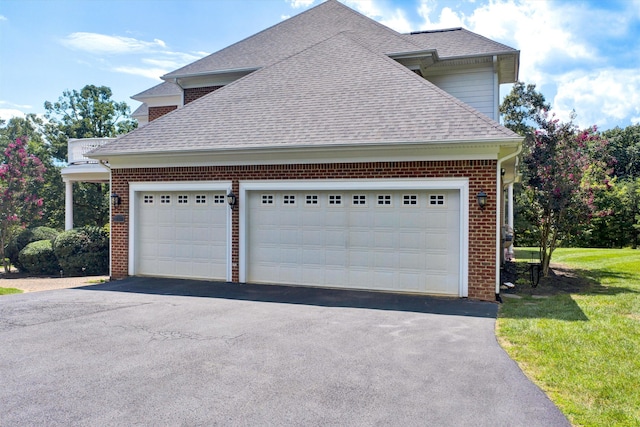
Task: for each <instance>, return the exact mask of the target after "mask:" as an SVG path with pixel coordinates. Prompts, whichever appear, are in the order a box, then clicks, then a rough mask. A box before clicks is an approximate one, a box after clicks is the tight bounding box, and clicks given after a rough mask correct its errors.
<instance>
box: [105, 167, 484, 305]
mask: <svg viewBox="0 0 640 427" xmlns="http://www.w3.org/2000/svg"><path fill="white" fill-rule="evenodd" d="M495 171H496V161H495V160H468V161H467V160H464V161H463V160H459V161H433V162H422V161H420V162H377V163H335V164H309V165H300V164H296V165H254V166H206V167H176V168H145V169H142V168H141V169H112V172H111V179H112V185H113V190H114V191H115V192H116V193H117V194H119V195H120V196H121V197H122V204H121V205H120V206H119V207H118V208H116V209H115V211H114V214H128V212H129V184H128V183H129V182H152V181H232V189H233V192H234V193H235V194H239V181H241V180H258V179H261V180H264V179H278V180H281V179H295V180H304V179H308V180H313V179H371V178H375V179H394V178H443V179H446V178H456V177H459V178H465V177H468V178H469V200H468V201H467V203H468V204H469V297H470V298H474V299H480V300H488V301H493V300H494V299H495V273H496V252H495V251H496V240H495V239H496V220H495V218H496V200H495V196H493V195H494V194H495V192H494V191H493V190H494V189H495V188H496V181H495V180H496V172H495ZM481 190H484V191H485V192H487V194H489V198H488V201H487V206H486V207H485V209H484V210H480V208H479V207H478V204H477V200H476V194H477V193H478V192H480V191H481ZM243 202H244V201H243V200H238V204H240V203H243ZM238 224H239V210H238V209H237V208H236V209H235V210H234V212H233V215H232V260H231V261H232V266H233V267H232V280H233V281H234V282H237V281H238V280H239V270H238V266H237V265H238V261H239V243H238V242H239V229H238V227H239V225H238ZM128 233H129V222H128V218H127V221H126V222H125V223H112V225H111V242H112V266H111V268H112V270H111V271H112V276H113V277H114V278H122V277H125V276H127V274H128V249H129V241H128V239H129V235H128Z"/></svg>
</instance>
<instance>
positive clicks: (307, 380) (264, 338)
mask: <svg viewBox="0 0 640 427" xmlns="http://www.w3.org/2000/svg"><path fill="white" fill-rule="evenodd" d="M496 311H497V306H496V305H495V304H492V303H480V302H470V301H465V300H451V299H437V298H427V297H420V296H417V297H416V296H403V295H390V294H381V293H369V292H349V291H331V290H316V289H305V288H291V287H280V286H253V285H231V284H224V283H211V282H197V281H179V280H167V279H163V280H159V279H141V278H132V279H126V280H123V281H118V282H111V283H105V284H99V285H94V286H88V287H86V288H77V289H62V290H55V291H46V292H37V293H29V294H17V295H6V296H2V297H0V342H1V343H2V345H0V360H1V361H2V363H0V384H2V387H0V407H1V408H2V413H1V414H0V425H2V426H23V425H75V426H83V425H86V426H89V425H91V426H96V425H133V424H135V425H225V426H227V425H231V426H236V425H237V426H244V425H278V426H288V425H312V426H315V425H336V426H338V425H339V426H368V425H385V426H387V425H389V426H396V425H397V426H412V425H416V426H417V425H428V426H545V427H548V426H568V425H569V424H568V422H567V420H566V419H565V418H564V416H563V415H562V414H561V413H560V412H559V411H558V409H557V408H556V407H555V406H554V405H553V404H552V402H551V401H549V399H548V398H547V397H546V396H545V395H544V393H542V392H541V391H540V389H538V388H537V387H536V386H535V385H533V384H532V383H531V382H530V381H529V380H527V378H526V377H525V376H524V375H523V374H522V372H521V371H520V369H519V368H518V367H517V365H516V364H515V363H514V362H513V361H512V360H510V359H509V357H507V355H506V353H505V352H504V351H503V350H502V349H501V348H500V346H499V345H498V344H497V342H496V339H495V335H494V326H495V316H496Z"/></svg>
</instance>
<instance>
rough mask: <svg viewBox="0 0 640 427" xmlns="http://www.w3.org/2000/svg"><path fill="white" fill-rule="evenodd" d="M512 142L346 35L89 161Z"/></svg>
mask: <svg viewBox="0 0 640 427" xmlns="http://www.w3.org/2000/svg"><path fill="white" fill-rule="evenodd" d="M363 64H367V67H366V68H363ZM511 138H517V135H516V134H514V133H513V132H511V131H510V130H508V129H506V128H504V127H502V126H500V125H499V124H498V123H496V122H495V121H493V120H491V119H489V118H488V117H486V116H485V115H483V114H481V113H479V112H478V111H476V110H474V109H473V108H471V107H469V106H468V105H466V104H464V103H462V102H461V101H459V100H458V99H456V98H454V97H452V96H450V95H449V94H447V93H446V92H444V91H442V90H440V89H438V88H437V87H436V86H434V85H433V84H431V83H429V82H428V81H426V80H425V79H423V78H421V77H419V76H418V75H416V74H415V73H413V72H411V71H410V70H408V69H407V68H405V67H404V66H402V65H400V64H398V63H397V62H395V61H394V60H392V59H390V58H388V57H387V56H385V55H384V54H380V53H378V52H376V51H373V50H371V49H370V48H368V46H367V45H365V43H363V42H362V41H361V40H360V39H357V38H356V37H355V36H354V35H353V34H351V33H341V34H338V35H336V36H334V37H331V38H329V39H327V40H325V41H323V42H321V43H319V44H317V45H314V46H312V47H310V48H309V49H306V50H304V51H302V52H300V53H298V54H296V55H294V56H292V57H289V58H287V59H285V60H283V61H280V62H277V63H275V64H272V65H270V66H268V67H265V68H262V69H261V70H259V71H256V72H254V73H252V74H250V75H248V76H246V77H244V78H242V79H240V80H237V81H235V82H233V83H231V84H229V85H227V86H225V87H224V88H222V89H219V90H217V91H215V92H212V93H210V94H208V95H206V96H204V97H202V98H200V99H198V100H196V101H194V102H192V103H190V104H188V105H186V106H185V107H183V108H181V109H178V110H176V111H173V112H171V113H169V114H167V115H165V116H162V117H161V118H159V119H157V120H154V121H152V122H151V123H149V124H148V125H147V126H145V127H144V128H141V129H137V130H135V131H133V132H131V133H129V134H127V135H124V136H122V137H120V138H119V139H118V140H116V141H114V142H112V143H109V144H106V145H103V146H102V147H100V148H98V149H97V150H95V151H94V152H93V153H91V154H92V155H95V156H98V157H101V156H108V155H111V154H115V155H117V154H133V153H140V154H144V153H151V152H154V153H155V152H178V151H197V150H206V151H215V150H224V149H249V148H274V147H296V146H327V145H329V146H330V145H342V144H351V145H356V146H357V145H359V144H393V143H425V142H426V143H428V142H447V141H451V142H453V141H461V140H465V141H471V140H479V139H484V140H490V139H493V140H505V139H511Z"/></svg>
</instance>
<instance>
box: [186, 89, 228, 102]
mask: <svg viewBox="0 0 640 427" xmlns="http://www.w3.org/2000/svg"><path fill="white" fill-rule="evenodd" d="M221 87H222V86H205V87H194V88H190V89H185V90H184V105H187V104H188V103H190V102H193V101H195V100H196V99H198V98H200V97H202V96H205V95H206V94H208V93H211V92H213V91H214V90H218V89H220V88H221Z"/></svg>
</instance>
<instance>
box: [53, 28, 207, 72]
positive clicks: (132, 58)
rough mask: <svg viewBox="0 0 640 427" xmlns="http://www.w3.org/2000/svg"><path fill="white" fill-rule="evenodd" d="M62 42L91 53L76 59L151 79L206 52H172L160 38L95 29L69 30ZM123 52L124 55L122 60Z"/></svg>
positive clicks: (198, 57)
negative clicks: (106, 33)
mask: <svg viewBox="0 0 640 427" xmlns="http://www.w3.org/2000/svg"><path fill="white" fill-rule="evenodd" d="M62 44H63V45H64V46H66V47H68V48H71V49H74V50H79V51H83V52H87V53H88V54H90V55H91V61H86V60H84V59H82V58H77V59H76V61H78V63H83V64H85V65H87V66H97V67H99V68H102V69H108V70H111V71H115V72H118V73H125V74H131V75H137V76H143V77H147V78H150V79H153V80H159V78H160V76H162V75H164V74H167V73H168V72H170V71H173V70H175V69H177V68H180V67H182V66H184V65H186V64H189V63H191V62H193V61H196V60H198V59H200V58H202V57H203V56H206V55H208V54H207V53H206V52H192V53H185V52H173V51H170V50H169V49H168V46H167V44H166V43H165V42H164V41H163V40H160V39H153V41H144V40H139V39H135V38H132V37H122V36H108V35H104V34H97V33H81V32H78V33H72V34H69V35H68V36H67V37H65V38H64V39H63V40H62ZM124 55H126V58H127V59H126V62H125V63H122V61H123V60H122V59H121V58H122V56H124ZM141 55H144V57H142V56H141ZM105 57H110V58H111V59H109V60H107V59H105ZM114 58H115V59H114ZM115 62H117V63H115ZM114 63H115V64H114Z"/></svg>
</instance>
